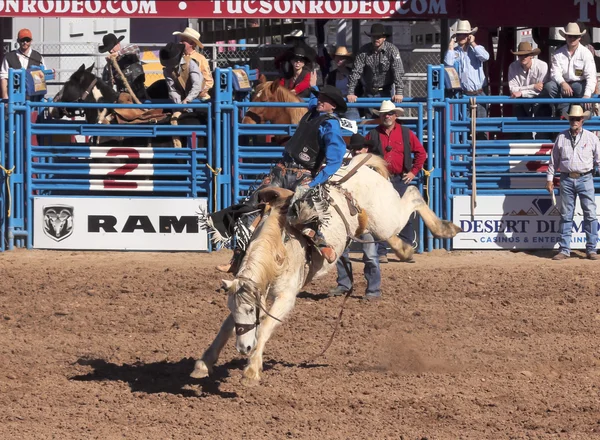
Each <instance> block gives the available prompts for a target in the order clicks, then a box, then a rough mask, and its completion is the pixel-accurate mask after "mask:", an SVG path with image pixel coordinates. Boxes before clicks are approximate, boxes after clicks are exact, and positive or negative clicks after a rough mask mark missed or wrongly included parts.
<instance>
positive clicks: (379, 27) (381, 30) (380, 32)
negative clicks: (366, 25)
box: [365, 23, 390, 38]
mask: <svg viewBox="0 0 600 440" xmlns="http://www.w3.org/2000/svg"><path fill="white" fill-rule="evenodd" d="M365 34H366V35H367V36H369V37H377V38H381V37H389V36H390V33H389V32H388V31H387V30H386V29H385V26H384V25H383V24H381V23H374V24H372V25H371V33H368V32H365Z"/></svg>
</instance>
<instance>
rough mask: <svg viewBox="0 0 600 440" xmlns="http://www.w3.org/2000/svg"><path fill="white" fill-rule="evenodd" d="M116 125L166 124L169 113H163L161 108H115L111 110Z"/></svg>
mask: <svg viewBox="0 0 600 440" xmlns="http://www.w3.org/2000/svg"><path fill="white" fill-rule="evenodd" d="M113 111H114V113H115V118H116V120H117V124H159V123H161V122H166V121H167V120H168V118H169V117H170V114H169V113H163V110H162V109H161V108H153V109H149V110H146V109H141V108H115V109H113Z"/></svg>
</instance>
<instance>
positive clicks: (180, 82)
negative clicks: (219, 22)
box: [158, 42, 204, 104]
mask: <svg viewBox="0 0 600 440" xmlns="http://www.w3.org/2000/svg"><path fill="white" fill-rule="evenodd" d="M184 49H185V46H184V45H183V44H182V43H173V42H170V43H167V45H166V46H165V47H163V48H162V49H161V50H160V52H159V54H158V57H159V60H160V63H161V64H162V65H163V75H164V76H165V80H166V82H167V87H168V88H169V97H170V98H171V100H172V101H173V102H174V103H175V104H188V103H190V102H192V100H194V99H196V98H197V97H198V95H199V94H200V91H201V90H203V86H204V78H202V74H201V73H200V67H198V65H197V64H196V62H195V61H194V62H191V63H190V62H186V60H185V59H184V57H183V51H184Z"/></svg>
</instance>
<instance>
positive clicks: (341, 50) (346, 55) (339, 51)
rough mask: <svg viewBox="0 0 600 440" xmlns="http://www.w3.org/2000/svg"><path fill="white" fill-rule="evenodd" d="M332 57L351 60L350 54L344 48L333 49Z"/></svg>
mask: <svg viewBox="0 0 600 440" xmlns="http://www.w3.org/2000/svg"><path fill="white" fill-rule="evenodd" d="M333 56H334V57H340V58H352V52H348V49H347V48H346V46H338V47H336V49H335V53H334V54H333Z"/></svg>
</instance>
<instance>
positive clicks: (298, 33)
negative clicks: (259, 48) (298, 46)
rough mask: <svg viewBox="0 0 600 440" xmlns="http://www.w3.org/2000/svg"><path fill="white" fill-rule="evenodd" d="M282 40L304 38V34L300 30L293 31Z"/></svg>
mask: <svg viewBox="0 0 600 440" xmlns="http://www.w3.org/2000/svg"><path fill="white" fill-rule="evenodd" d="M283 38H306V37H305V36H304V32H302V30H300V29H294V30H293V31H292V32H291V33H289V34H287V35H284V36H283Z"/></svg>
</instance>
